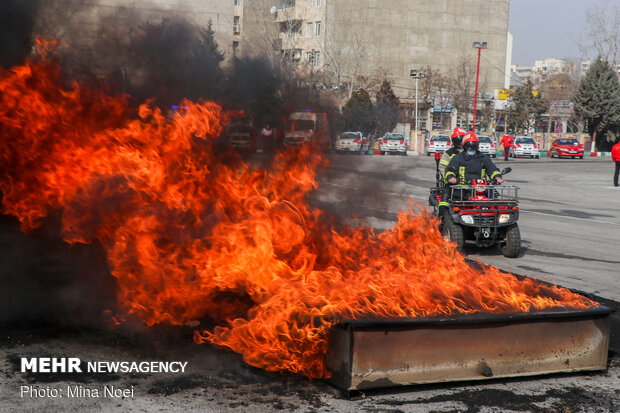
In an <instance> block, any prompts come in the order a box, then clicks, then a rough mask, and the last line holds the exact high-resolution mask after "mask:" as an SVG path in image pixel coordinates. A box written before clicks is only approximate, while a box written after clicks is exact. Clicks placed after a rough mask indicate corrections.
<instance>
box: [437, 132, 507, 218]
mask: <svg viewBox="0 0 620 413" xmlns="http://www.w3.org/2000/svg"><path fill="white" fill-rule="evenodd" d="M479 144H480V141H479V140H478V137H477V136H476V135H475V134H474V133H473V132H469V133H468V134H467V135H465V136H464V137H463V151H462V152H460V153H458V154H456V155H454V156H453V157H452V159H451V160H450V162H449V163H448V166H447V167H446V173H445V175H444V179H445V183H446V184H447V185H454V184H457V183H459V184H461V185H466V184H469V183H470V182H472V180H474V179H486V178H487V176H488V177H489V179H490V180H491V181H495V182H497V183H498V184H501V183H502V182H504V180H503V179H502V175H501V173H500V171H499V169H498V168H497V166H495V164H494V163H493V161H492V160H491V158H489V156H488V155H485V154H483V153H480V152H479V151H478V146H479ZM449 196H451V191H449V190H447V189H446V191H444V195H443V196H442V198H441V202H440V203H439V211H438V212H439V217H440V218H443V215H444V214H445V211H446V208H447V207H448V206H450V204H449V202H448V199H449Z"/></svg>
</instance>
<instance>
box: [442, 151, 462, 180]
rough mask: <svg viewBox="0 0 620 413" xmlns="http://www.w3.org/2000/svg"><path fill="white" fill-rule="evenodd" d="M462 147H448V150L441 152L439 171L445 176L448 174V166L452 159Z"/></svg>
mask: <svg viewBox="0 0 620 413" xmlns="http://www.w3.org/2000/svg"><path fill="white" fill-rule="evenodd" d="M460 150H461V148H455V147H454V146H453V147H451V148H450V149H448V150H447V151H443V153H442V154H441V159H440V160H439V166H438V168H439V173H440V174H441V176H442V177H443V176H444V175H445V174H446V167H447V166H448V164H449V163H450V160H451V159H452V158H453V157H454V155H456V154H457V153H459V151H460Z"/></svg>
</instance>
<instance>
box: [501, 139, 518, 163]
mask: <svg viewBox="0 0 620 413" xmlns="http://www.w3.org/2000/svg"><path fill="white" fill-rule="evenodd" d="M513 142H514V139H512V136H510V135H504V136H503V137H502V140H501V141H499V144H500V145H502V146H503V147H504V160H505V161H507V160H508V154H509V153H510V147H511V146H512V143H513Z"/></svg>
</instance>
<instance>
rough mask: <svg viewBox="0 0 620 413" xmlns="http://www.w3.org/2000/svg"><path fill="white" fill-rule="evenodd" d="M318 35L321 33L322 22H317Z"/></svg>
mask: <svg viewBox="0 0 620 413" xmlns="http://www.w3.org/2000/svg"><path fill="white" fill-rule="evenodd" d="M316 35H317V36H320V35H321V22H316Z"/></svg>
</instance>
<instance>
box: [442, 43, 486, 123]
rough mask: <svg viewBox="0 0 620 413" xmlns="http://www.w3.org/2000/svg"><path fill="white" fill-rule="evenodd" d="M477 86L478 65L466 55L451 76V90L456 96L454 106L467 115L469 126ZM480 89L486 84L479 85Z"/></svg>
mask: <svg viewBox="0 0 620 413" xmlns="http://www.w3.org/2000/svg"><path fill="white" fill-rule="evenodd" d="M483 83H484V82H483ZM475 87H476V65H475V62H474V59H473V58H472V57H468V56H465V55H464V56H462V57H461V59H460V62H459V63H458V65H457V66H456V68H455V70H454V73H453V74H452V75H451V76H450V83H449V92H450V93H452V94H453V96H454V106H455V107H456V108H457V109H458V110H459V112H460V113H462V114H464V115H465V125H466V127H467V126H469V114H470V113H473V106H474V93H475ZM479 89H482V90H484V86H482V87H481V86H480V85H479ZM474 127H475V125H474Z"/></svg>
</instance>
